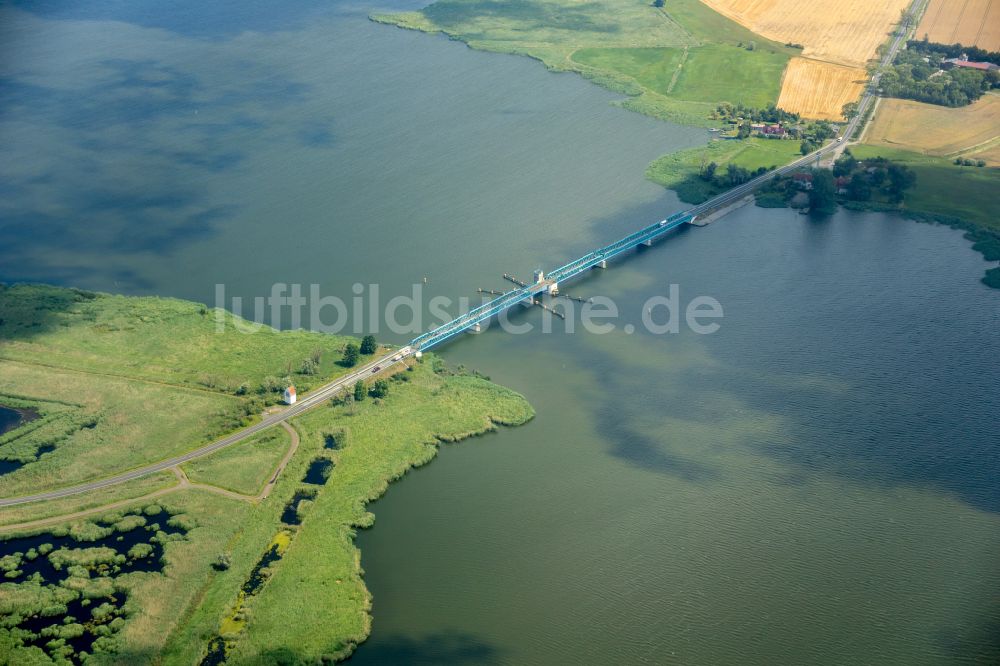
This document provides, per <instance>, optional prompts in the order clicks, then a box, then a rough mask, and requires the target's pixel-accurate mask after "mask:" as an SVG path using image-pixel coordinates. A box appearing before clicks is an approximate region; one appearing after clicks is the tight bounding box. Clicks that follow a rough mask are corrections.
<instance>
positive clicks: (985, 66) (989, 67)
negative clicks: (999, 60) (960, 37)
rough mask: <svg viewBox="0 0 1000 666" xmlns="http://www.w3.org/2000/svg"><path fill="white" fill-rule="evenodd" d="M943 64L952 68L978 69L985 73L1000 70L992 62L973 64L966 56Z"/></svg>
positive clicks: (998, 66) (951, 59) (999, 67)
mask: <svg viewBox="0 0 1000 666" xmlns="http://www.w3.org/2000/svg"><path fill="white" fill-rule="evenodd" d="M943 64H944V65H945V66H951V67H968V68H969V69H978V70H982V71H984V72H990V71H994V70H1000V65H994V64H993V63H991V62H973V61H971V60H969V56H967V55H965V54H963V55H962V57H961V58H948V59H947V60H945V61H944V63H943Z"/></svg>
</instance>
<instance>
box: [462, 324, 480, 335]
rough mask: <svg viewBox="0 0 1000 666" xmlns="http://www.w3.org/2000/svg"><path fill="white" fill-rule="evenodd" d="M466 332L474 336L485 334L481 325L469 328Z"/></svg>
mask: <svg viewBox="0 0 1000 666" xmlns="http://www.w3.org/2000/svg"><path fill="white" fill-rule="evenodd" d="M465 332H466V333H472V334H473V335H474V334H476V333H482V332H483V325H482V324H479V323H476V324H473V325H472V326H470V327H469V328H467V329H465Z"/></svg>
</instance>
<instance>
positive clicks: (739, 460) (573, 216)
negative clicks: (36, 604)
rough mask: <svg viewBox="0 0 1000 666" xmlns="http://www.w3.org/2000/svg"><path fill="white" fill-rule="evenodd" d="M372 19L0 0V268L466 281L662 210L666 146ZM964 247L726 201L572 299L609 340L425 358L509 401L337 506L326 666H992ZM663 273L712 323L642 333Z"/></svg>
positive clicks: (152, 289) (341, 289)
mask: <svg viewBox="0 0 1000 666" xmlns="http://www.w3.org/2000/svg"><path fill="white" fill-rule="evenodd" d="M416 6H419V3H410V4H406V3H401V4H398V5H395V7H396V8H403V9H408V8H412V7H416ZM384 8H388V7H386V6H384V5H383V6H381V7H372V6H369V5H357V4H343V3H300V4H297V5H296V7H295V8H294V9H291V8H290V7H288V6H285V5H281V6H278V5H274V6H273V7H272V6H271V4H269V3H262V2H249V3H247V2H240V3H236V2H218V3H212V5H211V7H203V6H202V4H201V3H194V2H180V3H173V4H171V6H170V9H166V8H163V7H162V6H161V4H160V3H154V2H133V3H112V2H96V3H82V2H81V3H75V2H41V1H38V2H29V1H25V2H15V3H13V4H7V5H4V6H3V7H0V50H2V57H0V191H2V193H3V197H2V198H0V241H2V242H0V279H4V280H8V281H9V280H15V279H31V280H41V281H47V282H56V283H64V284H72V285H75V286H80V287H87V288H95V289H101V290H107V291H115V292H121V293H130V294H160V295H171V296H178V297H183V298H190V299H194V300H198V301H202V302H206V303H210V304H214V303H215V293H216V284H223V285H225V290H226V294H227V296H243V297H253V296H266V295H267V294H269V293H270V289H271V285H272V284H273V283H275V282H285V283H302V284H305V285H309V284H313V283H316V284H319V285H321V287H322V290H323V294H332V295H339V296H341V297H342V298H345V299H347V298H349V297H350V296H351V295H352V293H353V292H352V285H354V284H355V283H360V284H363V285H368V284H376V283H377V284H378V285H379V288H380V292H381V295H382V297H383V301H384V300H387V299H388V298H391V297H392V296H395V295H400V294H408V293H410V290H411V287H412V285H413V284H414V283H420V282H422V280H423V278H424V277H426V278H427V280H428V282H427V284H426V285H423V288H424V289H425V294H426V295H427V296H432V295H445V296H449V297H452V298H458V297H460V296H469V297H475V296H476V294H475V289H476V288H477V287H486V288H495V289H502V288H504V287H505V285H504V283H503V281H502V279H501V274H502V273H504V272H512V273H514V274H518V275H521V276H523V277H527V276H528V275H529V274H530V272H531V270H532V269H534V268H537V267H539V266H542V267H555V266H557V265H560V264H562V263H564V262H565V261H566V260H569V259H571V258H573V257H575V256H577V255H578V254H580V253H582V252H585V251H587V250H589V249H591V248H593V247H595V246H597V245H600V244H603V243H604V242H607V241H610V240H612V239H614V238H617V237H618V236H619V235H622V234H624V233H626V232H627V231H629V230H632V229H634V228H636V227H638V226H640V225H643V224H646V223H649V222H651V221H654V220H657V219H661V218H662V217H664V216H665V215H666V214H668V213H670V212H673V211H675V210H679V209H680V208H681V205H680V204H679V203H678V201H677V200H676V198H675V197H674V196H673V195H672V194H671V193H669V192H664V191H663V190H662V189H660V188H658V187H656V186H654V185H652V184H650V183H648V182H646V181H644V180H643V177H642V174H643V171H644V169H645V167H646V165H647V164H648V162H649V161H651V160H652V159H654V158H655V157H657V156H658V155H660V154H662V153H665V152H668V151H670V150H676V149H680V148H685V147H690V146H694V145H700V144H702V143H704V142H705V141H706V139H707V137H706V134H705V133H704V132H703V131H701V130H693V129H690V128H683V127H676V126H671V125H668V124H666V123H659V122H654V121H652V120H650V119H647V118H644V117H641V116H638V115H635V114H630V113H627V112H624V111H621V110H618V109H616V108H614V107H613V106H611V104H610V102H611V101H612V100H614V99H615V97H614V96H613V95H611V94H609V93H607V92H606V91H603V90H601V89H599V88H597V87H595V86H593V85H591V84H589V83H587V82H585V81H583V80H582V79H580V78H578V77H575V76H572V75H555V74H551V73H548V72H546V71H545V70H544V68H543V67H541V66H540V65H539V64H537V63H535V62H533V61H531V60H528V59H524V58H516V57H509V56H499V55H493V54H485V53H479V52H475V51H471V50H469V49H467V48H466V47H464V46H463V45H461V44H459V43H455V42H450V41H448V40H446V39H442V38H438V37H433V36H428V35H422V34H416V33H410V32H404V31H401V30H397V29H394V28H391V27H386V26H379V25H375V24H372V23H370V22H369V21H367V20H366V18H365V17H366V15H367V13H368V12H369V11H371V10H373V9H384ZM985 267H986V264H985V262H984V261H983V260H982V258H981V257H980V255H978V254H976V253H974V252H972V250H971V249H970V247H969V243H968V242H967V241H965V240H963V239H962V237H961V234H960V233H958V232H955V231H952V230H950V229H946V228H941V227H934V226H928V225H921V224H916V223H912V222H908V221H905V220H901V219H898V218H895V217H891V216H883V215H872V214H867V215H862V214H854V213H848V212H841V213H839V214H837V215H836V216H834V217H833V218H831V219H829V220H825V221H812V220H809V219H807V218H804V217H802V216H799V215H796V214H794V213H792V212H789V211H769V210H762V209H757V208H746V209H742V210H740V211H738V212H737V213H734V214H733V215H731V216H729V217H727V218H725V219H724V220H723V221H721V222H719V223H717V224H715V225H712V226H709V227H706V228H701V229H689V230H686V231H685V232H684V233H681V234H678V235H677V236H676V237H674V238H672V239H671V240H670V241H669V242H666V243H661V244H659V245H658V246H657V247H656V248H654V249H652V250H650V251H645V252H642V253H639V254H637V255H636V256H634V257H632V258H631V259H629V260H628V261H627V262H624V263H619V264H615V265H614V266H613V267H612V268H611V270H608V271H606V272H600V273H595V274H594V275H593V276H592V277H590V278H588V279H586V280H585V281H581V282H579V283H577V284H574V285H573V286H572V288H571V289H569V291H570V292H571V293H574V294H578V295H580V296H586V297H590V296H609V297H611V298H613V299H614V300H615V302H616V303H617V306H618V309H619V311H620V315H621V316H620V318H619V319H618V320H616V321H615V322H614V323H615V329H614V331H613V332H611V333H608V334H606V335H593V334H587V333H584V332H577V333H575V334H566V333H564V332H560V331H561V326H560V325H559V324H558V322H557V324H556V326H555V329H556V332H554V333H551V334H543V333H541V332H540V331H536V332H534V333H529V334H526V335H509V334H503V333H501V332H500V331H496V330H492V331H488V332H487V333H485V334H483V335H480V336H475V337H473V336H467V337H465V338H463V339H460V340H459V341H457V342H456V343H455V344H452V345H450V346H448V347H446V348H444V349H443V351H442V355H443V356H444V358H445V359H446V360H448V361H449V362H450V363H452V364H455V365H457V364H460V363H461V364H465V365H467V366H469V367H473V368H476V369H478V370H480V371H482V372H484V373H485V374H488V375H490V376H491V377H492V378H493V379H494V380H496V381H498V382H500V383H502V384H504V385H507V386H510V387H512V388H514V389H516V390H518V391H521V392H522V393H524V394H525V395H526V396H527V397H528V399H529V400H530V401H531V402H532V404H533V405H534V406H535V408H536V409H537V412H538V416H537V417H536V419H535V420H534V421H532V422H531V423H529V424H528V425H526V426H524V427H522V428H517V429H513V430H504V431H501V432H499V433H497V434H494V435H489V436H486V437H483V438H478V439H475V440H471V441H466V442H463V443H461V444H458V445H455V446H446V447H444V449H443V451H442V453H441V455H440V456H439V458H438V459H437V460H436V461H435V462H434V463H433V464H431V465H429V466H427V467H424V468H422V469H420V470H418V471H416V472H414V473H412V474H410V475H409V476H408V477H407V478H406V479H404V480H403V481H402V482H400V483H398V484H396V485H394V486H393V487H392V488H391V490H390V492H389V493H388V494H387V495H386V497H385V498H384V499H382V500H380V501H379V502H377V503H376V504H375V505H373V507H372V509H373V511H374V512H375V514H376V517H377V523H376V527H375V528H373V529H371V530H369V531H366V532H364V533H362V534H361V535H360V536H359V539H358V543H359V546H360V547H361V548H362V551H363V564H364V568H365V571H366V580H367V582H368V585H369V586H370V588H371V590H372V592H373V594H374V596H375V607H374V617H375V621H374V628H373V633H372V636H371V639H370V640H369V641H368V642H367V643H366V644H364V645H363V646H362V647H361V648H360V649H359V650H358V651H357V653H356V655H355V656H354V657H353V658H352V663H359V664H382V663H385V664H390V663H427V664H431V663H433V664H437V663H491V662H493V663H502V664H556V663H567V664H568V663H677V664H705V665H714V664H740V665H743V664H760V665H771V664H901V665H902V664H906V665H913V664H952V663H954V664H960V663H961V664H965V663H996V662H997V661H998V660H1000V482H998V480H997V479H998V473H1000V456H998V454H1000V436H998V434H997V422H996V415H997V413H998V412H1000V382H997V377H998V371H1000V326H998V323H1000V315H998V313H1000V292H998V291H991V290H989V289H987V288H986V287H985V286H983V285H982V284H980V283H979V278H980V276H981V274H982V272H983V270H984V269H985ZM672 284H674V285H679V288H680V300H681V304H682V306H683V305H686V304H687V303H688V302H689V301H690V300H691V299H692V298H694V297H696V296H700V295H707V296H712V297H714V298H716V299H717V300H718V301H719V302H720V303H721V304H722V305H723V308H724V310H725V317H724V318H723V319H722V320H721V322H720V323H721V328H720V329H719V331H718V332H716V333H714V334H712V335H696V334H694V333H693V332H691V331H690V330H688V329H687V328H686V327H682V329H681V331H680V332H679V333H677V334H666V335H652V334H650V333H648V332H646V331H645V328H644V327H643V326H642V325H641V324H642V321H641V320H642V316H643V313H644V308H645V307H646V306H645V303H646V300H647V299H648V298H650V297H651V296H657V295H661V296H666V295H668V294H669V288H670V285H672ZM244 314H246V315H249V314H250V313H249V312H244ZM512 320H513V321H515V322H518V323H524V322H527V323H533V324H535V326H536V327H537V326H539V325H540V323H541V313H540V312H538V311H537V310H532V311H527V310H526V311H523V312H519V313H516V314H514V315H513V316H512ZM626 324H631V325H633V326H634V327H635V329H634V330H635V332H634V333H633V334H628V333H626V332H625V325H626ZM382 337H384V338H386V339H391V340H393V341H397V342H402V341H405V340H406V339H408V336H405V335H398V336H390V335H383V336H382ZM335 477H336V471H334V476H333V478H334V479H335Z"/></svg>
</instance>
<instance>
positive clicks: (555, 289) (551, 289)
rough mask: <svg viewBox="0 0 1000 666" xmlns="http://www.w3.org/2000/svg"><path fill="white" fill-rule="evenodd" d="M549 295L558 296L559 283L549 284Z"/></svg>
mask: <svg viewBox="0 0 1000 666" xmlns="http://www.w3.org/2000/svg"><path fill="white" fill-rule="evenodd" d="M549 295H550V296H558V295H559V283H558V282H553V283H552V284H550V285H549Z"/></svg>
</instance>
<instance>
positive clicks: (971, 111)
mask: <svg viewBox="0 0 1000 666" xmlns="http://www.w3.org/2000/svg"><path fill="white" fill-rule="evenodd" d="M998 141H1000V95H984V96H983V97H982V98H981V99H980V100H979V101H978V102H976V103H975V104H971V105H969V106H964V107H959V108H954V109H951V108H948V107H944V106H937V105H934V104H923V103H921V102H914V101H911V100H907V99H884V100H882V102H881V103H880V104H879V109H878V112H877V113H876V114H875V118H874V120H873V121H872V124H871V127H869V128H868V134H867V135H866V136H865V143H871V144H875V145H881V146H892V147H893V148H901V149H903V150H911V151H914V152H918V153H924V154H926V155H937V156H942V157H951V156H956V155H958V154H967V153H969V155H968V156H969V157H972V155H971V153H975V151H976V149H977V148H980V147H981V148H982V149H983V150H984V151H985V153H983V154H986V155H987V156H989V157H990V158H991V159H993V156H994V153H995V151H992V152H991V149H992V148H993V147H994V146H993V144H994V143H995V142H998ZM983 154H978V153H977V154H976V155H975V157H977V158H981V159H984V160H985V159H987V157H984V156H983Z"/></svg>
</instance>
